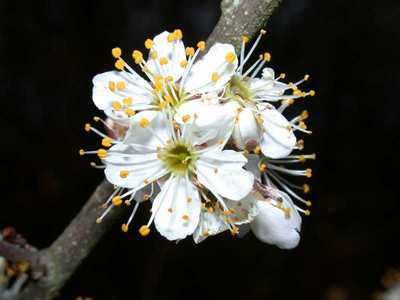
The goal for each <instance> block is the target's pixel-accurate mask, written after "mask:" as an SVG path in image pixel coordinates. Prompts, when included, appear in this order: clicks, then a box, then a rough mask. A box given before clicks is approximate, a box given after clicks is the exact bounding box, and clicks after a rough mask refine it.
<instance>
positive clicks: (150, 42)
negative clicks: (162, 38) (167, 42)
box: [144, 39, 154, 49]
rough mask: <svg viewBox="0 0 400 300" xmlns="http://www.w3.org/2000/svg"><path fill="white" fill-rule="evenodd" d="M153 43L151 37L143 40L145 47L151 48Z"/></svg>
mask: <svg viewBox="0 0 400 300" xmlns="http://www.w3.org/2000/svg"><path fill="white" fill-rule="evenodd" d="M153 44H154V42H153V40H152V39H147V40H146V41H145V42H144V46H145V47H146V49H151V47H153Z"/></svg>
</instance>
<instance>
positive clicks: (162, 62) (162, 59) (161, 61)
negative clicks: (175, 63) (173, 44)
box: [160, 57, 168, 66]
mask: <svg viewBox="0 0 400 300" xmlns="http://www.w3.org/2000/svg"><path fill="white" fill-rule="evenodd" d="M167 63H168V58H166V57H161V58H160V65H162V66H163V65H166V64H167Z"/></svg>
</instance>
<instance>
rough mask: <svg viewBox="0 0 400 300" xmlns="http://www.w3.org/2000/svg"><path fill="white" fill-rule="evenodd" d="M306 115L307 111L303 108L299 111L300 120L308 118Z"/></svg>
mask: <svg viewBox="0 0 400 300" xmlns="http://www.w3.org/2000/svg"><path fill="white" fill-rule="evenodd" d="M308 117H309V114H308V111H306V110H303V111H302V112H301V115H300V118H301V119H302V120H305V119H308Z"/></svg>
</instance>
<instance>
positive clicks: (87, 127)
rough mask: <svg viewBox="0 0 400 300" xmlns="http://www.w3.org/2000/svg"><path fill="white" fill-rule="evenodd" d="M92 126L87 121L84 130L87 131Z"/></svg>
mask: <svg viewBox="0 0 400 300" xmlns="http://www.w3.org/2000/svg"><path fill="white" fill-rule="evenodd" d="M91 128H92V126H91V125H90V124H89V123H86V124H85V131H87V132H89V131H90V129H91Z"/></svg>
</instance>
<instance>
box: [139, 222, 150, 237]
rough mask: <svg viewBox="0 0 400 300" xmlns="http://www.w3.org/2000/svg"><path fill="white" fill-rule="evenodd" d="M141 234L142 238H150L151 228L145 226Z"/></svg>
mask: <svg viewBox="0 0 400 300" xmlns="http://www.w3.org/2000/svg"><path fill="white" fill-rule="evenodd" d="M139 233H140V235H141V236H148V235H149V233H150V228H149V227H147V226H146V225H143V226H141V227H140V229H139Z"/></svg>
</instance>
